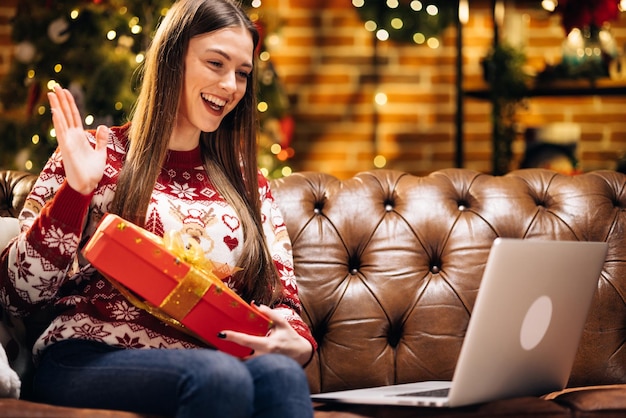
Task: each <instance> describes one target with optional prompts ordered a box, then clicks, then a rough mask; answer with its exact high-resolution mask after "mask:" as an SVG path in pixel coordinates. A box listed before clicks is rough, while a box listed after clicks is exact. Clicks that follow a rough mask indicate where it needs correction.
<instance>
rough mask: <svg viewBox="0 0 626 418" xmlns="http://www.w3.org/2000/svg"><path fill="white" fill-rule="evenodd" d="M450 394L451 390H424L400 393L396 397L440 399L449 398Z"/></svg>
mask: <svg viewBox="0 0 626 418" xmlns="http://www.w3.org/2000/svg"><path fill="white" fill-rule="evenodd" d="M449 392H450V388H443V389H433V390H424V391H421V392H410V393H400V394H397V395H395V396H426V397H434V398H439V397H445V396H448V393H449Z"/></svg>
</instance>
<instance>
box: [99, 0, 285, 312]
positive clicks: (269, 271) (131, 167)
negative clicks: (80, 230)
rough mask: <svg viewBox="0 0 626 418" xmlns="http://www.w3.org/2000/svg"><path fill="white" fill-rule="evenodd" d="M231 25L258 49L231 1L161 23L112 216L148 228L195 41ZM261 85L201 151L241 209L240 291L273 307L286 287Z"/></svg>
mask: <svg viewBox="0 0 626 418" xmlns="http://www.w3.org/2000/svg"><path fill="white" fill-rule="evenodd" d="M226 27H244V28H246V29H247V30H248V31H249V32H250V34H251V36H252V40H253V44H254V48H255V50H256V46H257V44H258V42H259V34H258V32H257V30H256V27H255V26H254V24H253V23H252V22H251V21H250V20H249V19H248V17H247V16H246V14H245V13H244V12H243V11H242V10H241V8H240V7H239V6H238V5H237V4H235V3H234V2H232V1H230V0H179V1H177V2H176V3H175V4H174V5H173V6H172V8H171V9H170V10H169V11H168V13H167V15H166V16H165V18H164V19H163V21H162V22H161V24H160V25H159V28H158V29H157V32H156V35H155V37H154V39H153V40H152V44H151V46H150V48H149V49H148V52H147V54H146V59H145V61H144V65H143V68H142V70H143V72H142V83H141V90H140V92H139V96H138V99H137V102H136V104H135V108H134V109H133V115H132V119H131V125H130V128H129V131H128V136H129V149H128V153H127V156H126V161H125V163H124V167H123V169H122V170H121V172H120V174H119V179H118V182H117V189H116V193H115V198H114V199H113V202H112V204H111V208H110V211H111V212H114V213H117V214H118V215H120V216H121V217H123V218H125V219H128V220H129V221H131V222H133V223H136V224H138V225H144V223H145V219H146V212H147V209H148V204H149V202H150V196H151V194H152V192H153V189H154V186H155V184H156V181H157V177H158V175H159V172H160V170H161V167H162V165H163V162H164V161H165V158H166V155H167V150H168V143H169V139H170V136H171V134H172V131H173V126H174V123H175V118H176V115H177V112H178V104H179V98H180V95H181V92H182V85H183V76H184V72H185V71H184V57H185V54H186V52H187V48H188V45H189V40H190V39H191V38H193V37H194V36H197V35H201V34H204V33H208V32H213V31H216V30H219V29H223V28H226ZM255 86H256V82H255V75H254V74H253V77H252V78H251V79H249V80H248V84H247V87H246V92H245V94H244V96H243V97H242V99H241V101H240V102H239V103H238V104H237V106H236V107H235V108H234V109H233V110H232V111H231V112H230V113H229V114H228V115H226V116H225V117H224V119H223V120H222V123H221V125H220V127H219V128H218V129H217V130H216V131H215V132H203V133H201V135H200V148H201V151H202V156H203V160H204V167H205V170H206V172H207V174H208V176H209V178H210V179H211V182H212V183H213V184H214V185H215V187H216V189H217V191H218V192H219V193H220V194H221V195H222V196H223V197H224V199H226V201H227V202H228V203H230V204H231V205H232V206H233V207H234V208H235V210H236V211H237V213H238V215H239V217H240V219H241V223H242V226H243V232H244V242H243V249H242V255H241V259H240V260H239V261H238V266H239V267H242V270H241V271H240V272H238V273H236V274H235V280H236V281H237V282H238V283H237V284H238V286H237V287H238V289H239V290H240V292H241V295H242V297H243V298H244V299H246V300H248V301H251V300H255V301H257V302H259V303H264V304H268V305H271V304H272V303H274V302H275V299H276V297H277V296H276V295H278V294H279V289H280V281H279V280H278V273H277V271H276V268H275V266H274V263H273V261H272V257H271V254H270V252H269V250H268V247H267V244H266V242H265V238H264V234H263V228H262V223H261V209H260V198H259V188H258V178H257V175H258V173H257V142H256V141H257V137H256V132H257V123H258V122H257V118H256V92H255ZM129 196H132V198H129Z"/></svg>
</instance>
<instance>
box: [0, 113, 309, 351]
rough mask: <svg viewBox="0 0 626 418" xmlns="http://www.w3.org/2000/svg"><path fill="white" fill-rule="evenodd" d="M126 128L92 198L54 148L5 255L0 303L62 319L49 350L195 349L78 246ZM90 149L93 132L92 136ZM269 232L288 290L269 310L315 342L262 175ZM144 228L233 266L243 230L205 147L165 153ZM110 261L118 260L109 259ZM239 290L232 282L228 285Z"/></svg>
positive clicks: (99, 207)
mask: <svg viewBox="0 0 626 418" xmlns="http://www.w3.org/2000/svg"><path fill="white" fill-rule="evenodd" d="M127 129H128V125H125V126H122V127H115V128H112V129H111V134H110V136H109V141H108V146H107V164H106V168H105V172H104V176H103V178H102V180H101V181H100V183H99V185H98V186H97V188H96V189H95V190H94V192H93V193H92V194H91V195H89V196H84V195H82V194H80V193H78V192H76V191H74V190H73V189H72V188H71V187H69V186H68V185H67V183H66V181H65V173H64V169H63V164H62V160H61V155H60V154H59V153H58V151H57V152H55V153H54V154H53V155H52V156H51V157H50V159H49V161H48V162H47V164H46V166H45V167H44V169H43V170H42V172H41V174H40V175H39V178H38V180H37V182H36V183H35V185H34V187H33V189H32V191H31V193H30V195H29V196H28V198H27V200H26V203H25V205H24V209H23V210H22V212H21V213H20V217H19V218H20V226H21V233H20V234H19V235H18V236H17V237H16V238H15V239H14V240H13V241H12V242H11V243H10V245H9V246H8V247H7V248H6V249H5V250H4V252H3V253H2V264H3V268H2V269H1V270H0V304H2V306H3V307H4V308H5V309H7V310H8V311H9V312H11V313H12V314H14V315H28V314H31V313H33V312H36V311H37V310H40V309H42V308H43V307H45V306H48V305H50V304H54V307H55V314H56V316H55V317H54V319H53V320H52V322H51V323H50V324H49V326H48V327H47V329H46V330H45V331H44V332H43V334H42V335H41V336H40V337H39V339H38V340H37V341H36V342H35V345H34V347H33V353H34V355H35V357H38V356H39V354H40V353H41V352H42V350H44V349H45V347H47V346H49V345H51V344H54V343H56V342H59V341H63V340H67V339H84V340H91V341H99V342H103V343H106V344H109V345H112V346H116V347H124V348H195V347H198V346H199V345H198V342H197V340H195V339H193V338H192V337H190V336H189V335H187V334H185V333H183V332H181V331H178V330H176V329H175V328H173V327H171V326H168V325H167V324H165V323H163V322H162V321H160V320H158V319H157V318H155V317H153V316H152V315H150V314H149V313H147V312H145V311H143V310H141V309H138V308H137V307H135V306H134V305H132V304H131V303H130V302H128V301H127V300H126V298H125V297H124V296H122V295H121V294H120V293H119V292H118V291H117V290H116V289H115V288H114V287H113V286H112V285H111V284H110V283H109V282H108V280H106V279H103V278H102V277H101V276H100V275H99V274H96V273H97V271H96V270H95V269H94V268H93V267H91V265H90V264H89V263H88V261H87V260H86V259H85V258H84V257H83V256H82V254H81V249H82V248H83V246H84V245H85V244H86V243H87V241H88V240H89V238H90V237H91V236H92V235H93V233H94V231H95V229H96V227H97V226H98V223H99V222H100V220H101V219H102V217H103V216H104V214H105V213H107V211H108V209H109V205H110V203H111V201H112V199H113V196H114V194H115V186H116V181H117V176H118V174H119V172H120V169H121V167H122V162H123V160H124V156H125V153H126V151H125V150H126V145H127V143H126V141H127V140H126V138H127V136H126V133H127ZM87 137H88V139H89V141H90V142H91V143H92V144H94V143H95V138H94V136H93V132H88V133H87ZM259 192H260V198H261V212H262V221H263V231H264V233H265V236H266V239H267V242H268V246H269V248H270V252H271V253H272V257H273V260H274V263H275V265H276V267H277V269H278V272H279V276H280V279H281V282H282V284H283V294H282V298H281V300H280V302H279V304H278V305H277V306H273V307H272V308H273V309H275V310H276V311H277V312H280V313H281V314H282V315H283V316H284V317H285V318H286V319H287V320H288V321H289V323H290V324H291V326H292V327H293V328H294V329H295V330H296V331H297V332H298V333H299V334H300V335H302V336H303V337H304V338H306V339H307V340H308V341H310V342H311V344H312V346H313V348H314V349H315V348H317V344H316V342H315V340H314V339H313V337H312V335H311V332H310V330H309V328H308V326H307V325H306V324H305V323H304V321H303V320H302V318H301V317H300V309H301V306H300V301H299V298H298V292H297V284H296V278H295V274H294V269H293V257H292V253H291V242H290V240H289V236H288V234H287V230H286V227H285V224H284V221H283V218H282V215H281V213H280V211H279V209H278V207H277V205H276V203H275V201H274V199H273V197H272V194H271V191H270V187H269V182H268V181H267V179H265V178H264V177H263V176H262V175H261V174H259ZM145 228H146V229H147V230H149V231H151V232H153V233H155V234H157V235H159V236H163V234H164V233H165V232H166V231H169V230H177V231H181V232H182V233H183V235H184V236H185V237H186V239H189V240H195V241H197V242H198V243H199V244H200V245H201V246H202V248H203V250H204V251H205V254H206V256H207V258H209V259H212V260H216V261H220V262H222V263H227V264H229V265H231V266H234V265H236V264H237V260H238V258H239V256H240V253H241V243H242V242H243V232H242V228H241V224H240V222H239V219H238V217H237V214H236V212H235V211H234V210H233V208H232V207H231V206H230V205H228V204H227V203H226V202H225V201H224V199H223V198H222V197H221V196H220V195H219V194H218V193H217V191H216V190H215V188H214V187H213V185H212V184H211V181H210V179H209V178H208V176H207V174H206V172H205V171H204V169H203V166H202V160H201V154H200V149H199V148H197V149H195V150H192V151H169V152H168V158H167V160H166V161H165V163H164V166H163V168H162V170H161V173H160V175H159V177H158V179H157V183H156V185H155V188H154V192H153V194H152V197H151V200H150V204H149V206H148V211H147V214H146V224H145ZM111 262H112V263H114V262H115V260H111ZM226 283H227V284H228V285H229V286H230V287H231V288H233V290H235V291H237V289H236V287H235V286H234V283H232V282H228V281H227V282H226Z"/></svg>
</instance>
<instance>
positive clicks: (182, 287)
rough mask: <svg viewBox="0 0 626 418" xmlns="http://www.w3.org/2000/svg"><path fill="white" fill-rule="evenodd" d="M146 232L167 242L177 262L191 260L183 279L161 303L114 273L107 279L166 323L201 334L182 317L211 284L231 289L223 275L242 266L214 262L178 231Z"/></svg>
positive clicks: (196, 244)
mask: <svg viewBox="0 0 626 418" xmlns="http://www.w3.org/2000/svg"><path fill="white" fill-rule="evenodd" d="M126 226H127V225H125V224H124V223H123V222H121V223H120V224H118V225H117V227H118V229H119V230H120V231H123V230H124V229H125V228H126ZM142 232H145V236H146V237H147V238H149V239H151V240H153V241H155V242H157V243H158V244H160V245H163V246H164V247H165V248H166V249H167V250H168V251H169V252H171V253H172V254H173V255H174V256H175V257H176V258H175V260H174V262H175V263H181V262H184V263H187V264H189V265H190V269H189V271H188V272H187V273H186V274H185V276H184V277H182V278H181V279H180V280H179V282H178V284H177V285H176V287H175V288H174V289H173V290H172V291H171V292H170V293H169V295H168V296H167V297H166V298H165V299H163V301H162V302H161V303H160V304H159V306H155V305H153V304H152V303H150V302H147V301H143V300H141V299H139V298H138V297H137V295H136V294H135V293H134V292H132V291H131V290H129V289H128V288H127V287H126V286H124V285H122V284H121V283H119V282H118V281H117V280H114V279H112V278H111V277H107V279H108V280H109V281H110V282H111V284H112V285H113V287H115V288H116V289H117V290H118V291H119V292H120V293H121V294H122V295H123V296H124V297H125V298H126V299H127V300H128V301H129V302H130V303H132V304H133V305H134V306H136V307H137V308H139V309H143V310H144V311H146V312H148V313H149V314H151V315H153V316H155V317H156V318H158V319H160V320H161V321H163V322H165V323H166V324H169V325H172V326H174V327H176V328H178V329H180V330H181V331H184V332H186V333H188V334H190V335H192V336H194V337H196V338H199V337H198V336H197V335H196V334H195V333H193V332H191V331H190V330H189V329H188V328H187V327H185V325H183V324H182V323H181V322H180V320H182V319H183V318H184V317H185V316H186V315H187V314H188V313H189V312H190V311H191V310H192V309H193V308H194V307H195V306H196V305H197V304H198V302H199V301H200V300H201V299H202V298H203V297H204V295H205V294H206V292H207V291H208V290H209V289H210V288H211V286H216V287H217V289H216V291H217V292H221V291H231V290H230V289H229V288H228V286H226V285H225V284H224V282H223V281H222V280H221V279H222V278H224V277H227V276H230V275H232V274H233V273H235V272H237V271H239V270H241V269H240V268H239V267H231V266H229V265H228V264H224V263H216V262H212V261H211V260H209V259H207V258H206V256H205V254H204V251H203V249H202V247H201V246H200V244H199V243H198V242H196V241H195V240H190V242H189V243H188V244H187V245H185V243H184V241H183V238H182V236H181V234H180V233H179V232H178V231H169V232H168V233H166V234H165V236H164V237H163V238H160V237H158V236H157V235H155V234H152V233H151V232H149V231H142ZM231 292H232V291H231ZM232 294H233V295H234V296H235V297H236V298H237V299H240V302H241V303H243V304H245V303H246V302H245V301H244V300H243V299H241V298H240V297H239V295H237V294H236V293H235V292H232Z"/></svg>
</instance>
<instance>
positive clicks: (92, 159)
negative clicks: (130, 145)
mask: <svg viewBox="0 0 626 418" xmlns="http://www.w3.org/2000/svg"><path fill="white" fill-rule="evenodd" d="M48 100H49V101H50V108H51V110H52V123H53V124H54V130H55V131H56V136H57V141H58V143H59V149H60V151H61V156H62V158H63V167H64V168H65V176H66V180H67V183H68V184H69V186H70V187H71V188H72V189H74V190H76V191H77V192H79V193H82V194H85V195H87V194H89V193H91V192H92V191H93V190H94V189H95V188H96V186H97V185H98V183H99V182H100V180H101V179H102V175H103V174H104V168H105V165H106V155H107V139H108V136H109V129H108V128H107V127H106V126H98V129H97V130H96V145H95V147H92V146H91V144H90V143H89V141H88V140H87V134H86V133H85V130H84V128H83V122H82V119H81V116H80V112H79V111H78V107H77V106H76V102H75V101H74V97H73V96H72V94H71V93H70V92H69V90H67V89H63V88H61V87H59V86H57V87H55V88H54V91H52V92H49V93H48Z"/></svg>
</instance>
